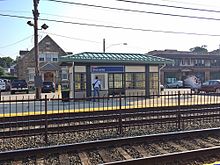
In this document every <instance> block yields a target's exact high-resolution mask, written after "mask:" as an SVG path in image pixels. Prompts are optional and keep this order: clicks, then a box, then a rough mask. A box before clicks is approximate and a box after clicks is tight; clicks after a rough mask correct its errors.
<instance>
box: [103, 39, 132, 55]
mask: <svg viewBox="0 0 220 165" xmlns="http://www.w3.org/2000/svg"><path fill="white" fill-rule="evenodd" d="M116 45H128V44H127V43H126V42H124V43H117V44H111V45H109V46H107V47H106V44H105V38H104V39H103V53H105V50H106V49H108V48H110V47H112V46H116Z"/></svg>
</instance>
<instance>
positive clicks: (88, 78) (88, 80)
mask: <svg viewBox="0 0 220 165" xmlns="http://www.w3.org/2000/svg"><path fill="white" fill-rule="evenodd" d="M90 68H91V66H90V65H86V97H90V96H92V92H91V89H92V88H91V69H90Z"/></svg>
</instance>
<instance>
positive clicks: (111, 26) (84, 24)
mask: <svg viewBox="0 0 220 165" xmlns="http://www.w3.org/2000/svg"><path fill="white" fill-rule="evenodd" d="M0 16H5V17H12V18H21V19H31V18H32V17H26V16H18V15H8V14H0ZM39 20H43V21H49V22H57V23H66V24H74V25H82V26H93V27H100V28H112V29H122V30H133V31H144V32H157V33H170V34H184V35H198V36H212V37H219V36H220V34H209V33H194V32H181V31H170V30H167V31H166V30H153V29H142V28H132V27H123V26H113V25H103V24H92V23H82V22H71V21H62V20H55V19H46V18H39ZM219 20H220V19H219Z"/></svg>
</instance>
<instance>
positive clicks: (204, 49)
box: [189, 45, 208, 54]
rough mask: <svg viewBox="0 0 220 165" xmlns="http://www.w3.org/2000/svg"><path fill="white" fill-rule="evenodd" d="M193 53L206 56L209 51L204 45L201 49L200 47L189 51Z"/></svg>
mask: <svg viewBox="0 0 220 165" xmlns="http://www.w3.org/2000/svg"><path fill="white" fill-rule="evenodd" d="M189 50H190V51H191V52H193V53H203V54H206V53H208V50H207V46H206V45H202V46H201V47H200V46H196V47H194V48H190V49H189Z"/></svg>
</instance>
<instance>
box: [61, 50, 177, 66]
mask: <svg viewBox="0 0 220 165" xmlns="http://www.w3.org/2000/svg"><path fill="white" fill-rule="evenodd" d="M59 60H60V61H61V62H85V63H92V62H93V63H97V62H98V63H129V64H130V63H138V64H164V63H173V60H171V59H166V58H162V57H156V56H152V55H149V54H138V53H101V52H83V53H78V54H69V55H65V56H62V57H60V59H59Z"/></svg>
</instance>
